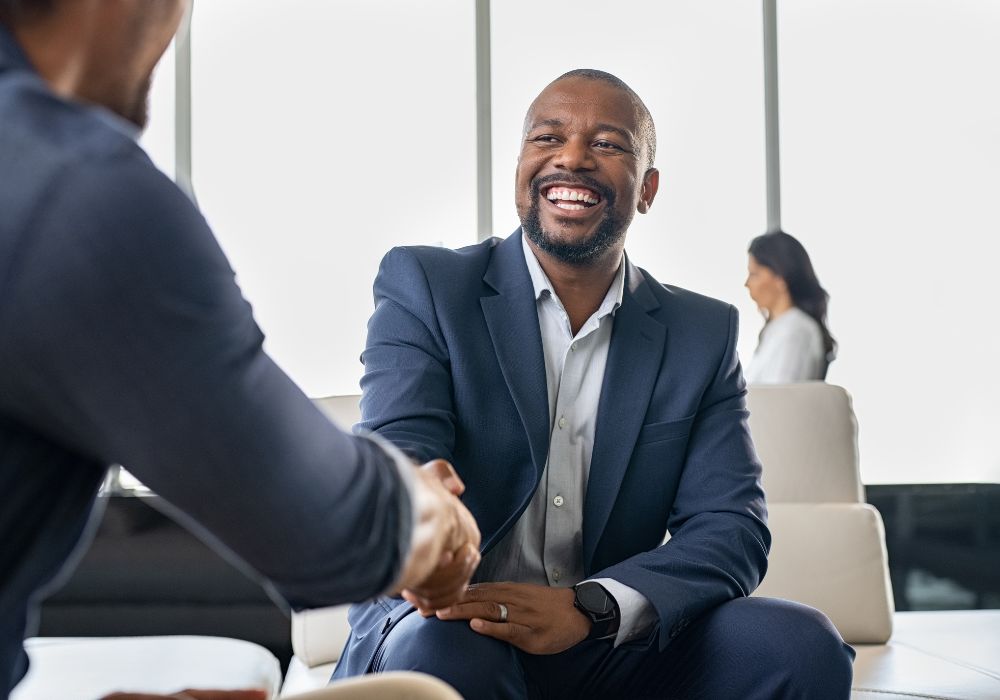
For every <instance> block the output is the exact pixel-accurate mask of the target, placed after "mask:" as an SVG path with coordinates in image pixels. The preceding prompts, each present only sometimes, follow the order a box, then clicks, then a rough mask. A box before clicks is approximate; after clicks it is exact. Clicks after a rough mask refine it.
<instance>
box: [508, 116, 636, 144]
mask: <svg viewBox="0 0 1000 700" xmlns="http://www.w3.org/2000/svg"><path fill="white" fill-rule="evenodd" d="M542 126H564V123H563V121H562V119H542V120H540V121H537V122H534V123H533V124H532V125H531V127H529V129H528V131H533V130H534V129H537V128H539V127H542ZM597 131H610V132H612V133H614V134H618V135H619V136H621V137H622V138H623V139H625V140H626V141H628V143H629V144H630V145H631V144H632V143H634V141H635V137H634V136H633V135H632V134H631V133H629V132H628V131H626V130H625V129H623V128H621V127H620V126H614V125H613V124H598V125H597Z"/></svg>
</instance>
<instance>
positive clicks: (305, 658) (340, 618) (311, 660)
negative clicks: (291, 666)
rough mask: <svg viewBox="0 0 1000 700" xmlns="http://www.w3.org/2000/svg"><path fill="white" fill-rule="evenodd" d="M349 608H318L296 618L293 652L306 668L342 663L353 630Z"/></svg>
mask: <svg viewBox="0 0 1000 700" xmlns="http://www.w3.org/2000/svg"><path fill="white" fill-rule="evenodd" d="M349 608H350V606H348V605H339V606H337V607H332V608H316V609H315V610H303V611H302V612H297V613H293V614H292V650H293V651H294V652H295V655H296V656H297V657H298V658H299V659H301V661H302V663H304V664H305V665H306V666H319V665H320V664H327V663H330V662H331V661H337V660H338V659H340V652H341V651H343V650H344V645H345V644H347V636H348V634H350V631H351V627H350V625H349V624H348V622H347V611H348V609H349Z"/></svg>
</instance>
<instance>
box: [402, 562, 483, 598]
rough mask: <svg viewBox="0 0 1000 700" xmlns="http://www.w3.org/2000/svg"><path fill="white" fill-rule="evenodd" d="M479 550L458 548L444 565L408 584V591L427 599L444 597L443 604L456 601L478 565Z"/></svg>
mask: <svg viewBox="0 0 1000 700" xmlns="http://www.w3.org/2000/svg"><path fill="white" fill-rule="evenodd" d="M479 559H480V556H479V552H478V550H475V549H460V550H459V554H458V555H457V556H455V557H453V560H452V561H451V562H449V563H448V564H446V565H445V566H441V567H438V568H437V569H435V571H434V572H433V573H431V575H430V576H428V577H427V578H426V579H424V580H423V581H421V582H420V583H419V584H417V585H414V586H410V587H409V589H408V590H409V591H410V592H411V593H413V594H414V595H417V596H420V597H421V598H424V599H427V600H435V599H438V598H442V597H446V598H447V599H448V600H447V601H446V602H445V603H443V604H449V603H453V602H457V601H458V599H459V598H460V597H461V593H462V592H463V591H464V589H465V586H466V584H468V582H469V579H470V578H472V574H473V572H475V570H476V567H477V566H478V565H479Z"/></svg>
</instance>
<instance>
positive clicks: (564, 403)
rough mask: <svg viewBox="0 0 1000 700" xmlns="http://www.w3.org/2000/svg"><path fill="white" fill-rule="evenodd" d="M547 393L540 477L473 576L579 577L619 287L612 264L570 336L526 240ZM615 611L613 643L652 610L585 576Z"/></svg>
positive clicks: (642, 624) (621, 269)
mask: <svg viewBox="0 0 1000 700" xmlns="http://www.w3.org/2000/svg"><path fill="white" fill-rule="evenodd" d="M522 244H523V246H524V259H525V263H526V264H527V266H528V272H529V273H530V275H531V282H532V284H533V285H534V290H535V299H536V309H537V312H538V325H539V328H540V330H541V336H542V350H543V353H544V355H545V378H546V383H547V385H548V386H547V389H548V398H549V451H548V459H547V461H546V464H545V470H544V472H543V474H542V479H541V482H540V483H539V485H538V489H537V490H536V491H535V494H534V496H533V497H532V499H531V502H530V503H529V504H528V507H527V508H526V509H525V511H524V513H523V514H522V515H521V517H520V519H519V520H518V521H517V523H515V524H514V527H512V528H511V530H510V531H509V532H508V533H507V535H506V536H505V537H504V538H503V539H502V540H501V541H500V542H498V543H497V545H496V547H494V548H493V549H492V550H491V551H490V552H489V554H487V556H486V557H485V558H484V560H483V562H482V564H481V565H480V568H479V572H478V573H477V575H476V578H477V580H481V581H516V582H519V583H534V584H538V585H548V586H563V587H569V586H573V585H575V584H577V583H580V582H581V581H583V580H584V575H583V504H584V497H585V496H586V493H587V479H588V476H589V474H590V460H591V456H592V453H593V449H594V433H595V430H596V427H597V406H598V402H599V401H600V398H601V385H602V384H603V382H604V369H605V366H606V364H607V360H608V348H609V347H610V344H611V330H612V327H613V325H614V314H615V311H616V310H617V309H618V307H619V306H621V302H622V294H623V292H624V288H625V266H624V265H623V264H619V266H618V273H617V274H616V275H615V278H614V281H613V282H612V283H611V287H610V288H609V289H608V293H607V294H606V295H605V297H604V301H603V302H602V303H601V305H600V307H599V308H598V309H597V311H596V312H594V314H593V315H592V316H591V317H590V318H588V319H587V321H586V322H585V323H584V324H583V326H581V327H580V330H579V332H578V333H577V334H576V335H575V336H574V335H573V331H572V328H571V325H570V321H569V315H568V314H567V313H566V310H565V308H564V307H563V304H562V302H561V301H560V300H559V297H558V296H557V295H556V293H555V289H553V287H552V283H551V282H550V281H549V279H548V277H547V276H546V275H545V272H544V271H543V270H542V267H541V265H539V263H538V260H537V259H536V258H535V255H534V253H533V252H532V251H531V248H530V247H529V246H528V243H527V241H524V240H522ZM593 580H595V581H597V582H598V583H600V584H601V585H602V586H604V588H605V589H606V590H607V591H608V592H609V593H610V594H611V595H612V596H613V597H614V599H615V601H616V602H617V603H618V608H619V610H620V612H621V622H620V625H619V628H618V635H617V636H616V638H615V646H618V645H619V644H622V643H624V642H627V641H629V640H631V639H634V638H636V637H639V636H642V635H644V634H646V633H647V632H648V631H649V630H650V629H651V628H652V626H653V625H654V624H655V622H656V619H657V616H656V612H655V610H654V609H653V606H652V605H651V604H650V603H649V601H648V600H647V599H646V598H645V596H643V595H642V594H641V593H639V592H638V591H636V590H635V589H633V588H630V587H628V586H626V585H624V584H622V583H619V582H618V581H614V580H612V579H605V578H601V579H593Z"/></svg>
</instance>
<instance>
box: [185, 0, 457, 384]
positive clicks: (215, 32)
mask: <svg viewBox="0 0 1000 700" xmlns="http://www.w3.org/2000/svg"><path fill="white" fill-rule="evenodd" d="M473 12H474V7H473V4H472V3H471V2H466V1H465V0H437V1H436V2H433V3H411V2H406V1H405V0H380V1H371V0H366V1H364V2H361V1H357V2H327V1H326V0H284V1H283V2H281V3H276V2H273V0H210V1H209V2H199V3H196V6H195V11H194V19H193V26H192V46H193V81H194V87H193V103H194V104H193V125H192V128H193V132H194V134H193V140H194V149H193V151H194V152H193V159H194V187H195V191H196V194H197V196H198V201H199V204H200V205H201V206H202V209H203V211H204V212H205V215H206V217H207V218H208V220H209V223H210V224H211V225H212V226H213V228H214V230H215V232H216V235H217V236H218V238H219V240H220V241H221V243H222V245H223V247H224V248H225V250H226V253H227V254H228V255H229V258H230V260H231V262H232V264H233V267H234V268H235V270H236V271H237V273H238V277H239V281H240V285H241V287H242V288H243V291H244V293H245V295H246V296H247V298H248V299H249V300H250V302H251V303H252V304H253V305H254V311H255V314H256V317H257V320H258V322H259V323H260V325H261V327H262V328H263V329H264V331H265V333H266V334H267V336H268V339H267V349H268V350H269V352H270V353H271V354H272V356H273V357H275V359H276V360H277V361H278V362H279V363H280V364H281V365H282V366H283V367H284V368H285V369H286V370H287V371H288V372H289V374H290V375H291V376H292V378H293V379H295V380H296V381H297V382H298V384H299V385H300V386H302V387H303V389H304V390H305V391H306V392H307V393H309V394H310V395H313V396H319V395H325V394H334V393H338V394H343V393H356V392H357V391H358V379H359V378H360V376H361V370H362V367H361V364H360V362H359V360H358V356H359V354H360V353H361V350H362V349H363V347H364V338H365V324H366V321H367V319H368V316H369V315H370V314H371V312H372V308H373V307H372V302H371V284H372V281H373V279H374V277H375V273H376V271H377V269H378V263H379V261H380V259H381V258H382V256H383V255H384V254H385V253H386V251H387V250H388V249H389V248H391V247H392V246H394V245H414V244H426V245H445V246H461V245H466V244H469V243H474V242H475V240H476V231H475V226H476V202H475V197H476V183H475V172H476V171H475V167H476V161H475V144H476V142H475V128H476V115H475V63H474V60H473V59H474V55H475V54H474V32H473V29H474V14H473Z"/></svg>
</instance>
